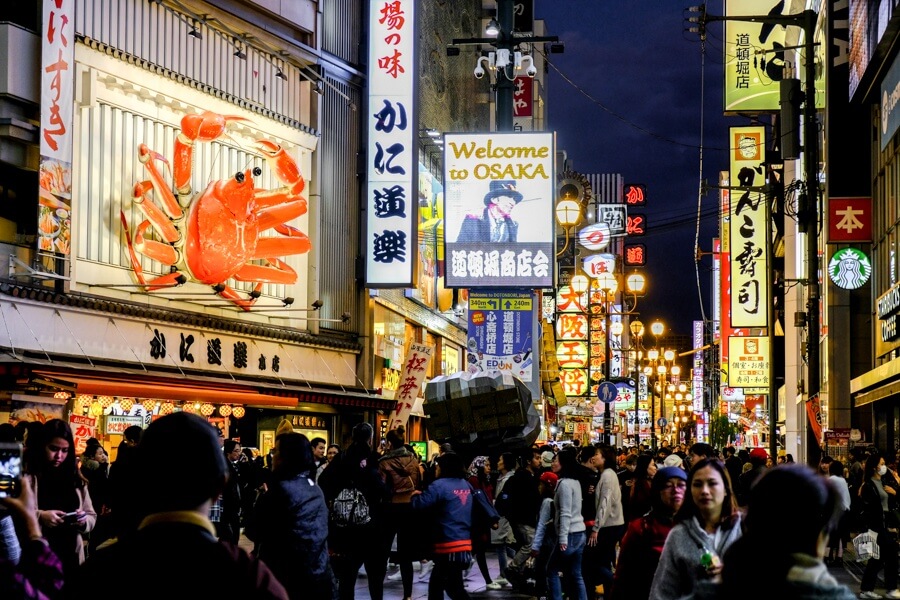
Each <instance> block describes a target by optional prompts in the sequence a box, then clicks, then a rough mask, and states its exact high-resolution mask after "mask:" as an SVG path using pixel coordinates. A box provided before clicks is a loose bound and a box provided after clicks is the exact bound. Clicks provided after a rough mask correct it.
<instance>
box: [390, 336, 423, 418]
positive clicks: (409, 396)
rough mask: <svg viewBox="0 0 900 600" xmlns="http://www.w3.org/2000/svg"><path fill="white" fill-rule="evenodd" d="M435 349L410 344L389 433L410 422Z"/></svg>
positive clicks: (402, 370)
mask: <svg viewBox="0 0 900 600" xmlns="http://www.w3.org/2000/svg"><path fill="white" fill-rule="evenodd" d="M432 354H434V347H432V346H426V345H425V344H410V345H409V352H408V353H407V355H406V360H405V361H404V362H403V369H401V374H400V386H399V387H398V388H397V395H396V398H397V406H396V407H395V408H394V410H393V411H392V412H391V416H390V419H389V423H388V431H390V430H391V429H396V428H397V427H399V426H401V425H403V426H404V427H405V426H406V422H407V421H408V420H409V415H410V413H411V412H412V409H413V405H414V404H415V403H416V398H418V397H419V396H420V395H421V392H422V384H423V383H424V382H425V375H426V374H427V373H428V367H429V365H430V364H431V356H432Z"/></svg>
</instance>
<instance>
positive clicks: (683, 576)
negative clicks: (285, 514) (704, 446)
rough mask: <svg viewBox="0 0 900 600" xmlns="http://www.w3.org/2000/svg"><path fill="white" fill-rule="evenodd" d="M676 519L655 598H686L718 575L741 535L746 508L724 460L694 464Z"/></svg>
mask: <svg viewBox="0 0 900 600" xmlns="http://www.w3.org/2000/svg"><path fill="white" fill-rule="evenodd" d="M675 522H676V525H675V527H673V528H672V531H671V532H670V533H669V537H668V538H667V539H666V545H665V547H664V548H663V552H662V555H661V556H660V560H659V567H658V568H657V569H656V574H655V575H654V576H653V585H652V586H651V587H650V598H651V600H669V599H671V598H681V597H683V596H686V595H688V594H690V593H692V592H693V590H694V589H695V588H696V587H697V584H698V582H700V581H703V580H709V579H714V578H716V577H717V576H718V575H719V574H720V573H721V572H722V558H721V557H723V556H724V555H725V552H726V550H728V548H729V547H730V546H731V544H733V543H734V542H735V541H736V540H737V539H738V538H740V537H741V513H740V511H739V510H738V506H737V502H736V501H735V497H734V492H733V490H732V489H731V479H730V477H729V476H728V471H726V469H725V465H724V463H722V461H720V460H718V459H715V458H704V459H702V460H700V461H698V462H697V464H696V465H694V467H693V469H692V470H691V474H690V476H689V478H688V493H687V494H686V495H685V498H684V501H683V502H682V504H681V508H680V509H679V510H678V512H677V513H676V514H675Z"/></svg>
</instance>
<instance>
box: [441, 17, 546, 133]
mask: <svg viewBox="0 0 900 600" xmlns="http://www.w3.org/2000/svg"><path fill="white" fill-rule="evenodd" d="M514 8H515V2H514V0H497V25H498V26H499V32H498V33H497V37H481V38H456V39H453V41H452V42H451V43H450V44H448V45H447V56H457V55H459V46H481V45H484V44H487V45H490V46H493V47H494V48H496V60H497V61H498V63H499V62H500V61H501V58H502V60H503V61H506V62H505V63H504V66H498V67H497V80H496V82H495V84H494V90H495V91H496V92H497V97H496V116H495V123H496V128H497V131H513V99H514V95H515V91H516V84H515V70H516V68H517V67H518V66H519V65H517V64H516V63H515V59H516V48H517V47H518V46H519V45H521V44H538V43H542V42H549V43H550V52H551V53H560V52H563V45H562V44H560V43H559V37H558V36H555V35H548V36H517V35H513V33H514V32H513V28H514V27H515V21H514ZM492 56H494V53H492ZM491 66H492V67H493V65H491ZM532 67H533V65H532ZM481 73H482V75H478V71H476V76H477V77H480V76H483V71H481ZM509 73H513V76H512V77H510V76H509ZM529 75H530V76H532V77H533V76H534V72H533V71H532V73H529Z"/></svg>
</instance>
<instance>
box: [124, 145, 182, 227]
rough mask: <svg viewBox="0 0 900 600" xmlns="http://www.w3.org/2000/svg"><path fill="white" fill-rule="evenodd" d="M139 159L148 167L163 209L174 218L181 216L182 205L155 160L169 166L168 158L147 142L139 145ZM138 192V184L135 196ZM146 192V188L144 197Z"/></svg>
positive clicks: (151, 181)
mask: <svg viewBox="0 0 900 600" xmlns="http://www.w3.org/2000/svg"><path fill="white" fill-rule="evenodd" d="M138 160H139V161H141V164H143V165H144V168H145V169H147V173H148V174H149V175H150V183H151V184H152V185H153V189H154V190H156V193H157V194H159V198H160V202H161V203H162V206H163V210H165V211H166V214H167V215H169V217H170V218H172V219H179V218H181V216H182V215H183V214H184V213H183V212H182V210H181V207H180V206H178V201H177V200H175V195H174V194H173V193H172V190H170V189H169V186H168V185H167V184H166V182H165V180H163V176H162V173H160V172H159V169H157V168H156V163H155V162H154V161H157V160H158V161H160V162H162V163H163V164H165V165H166V166H168V165H169V162H168V161H167V160H166V157H165V156H163V155H162V154H159V153H158V152H154V151H153V150H151V149H150V148H149V146H147V144H141V145H140V146H138ZM145 184H146V182H144V183H142V184H138V185H140V186H142V187H143V186H144V185H145ZM137 193H138V189H137V186H135V198H137V197H138V196H137ZM144 193H146V190H144V191H142V192H141V197H143V195H144ZM135 201H137V200H135Z"/></svg>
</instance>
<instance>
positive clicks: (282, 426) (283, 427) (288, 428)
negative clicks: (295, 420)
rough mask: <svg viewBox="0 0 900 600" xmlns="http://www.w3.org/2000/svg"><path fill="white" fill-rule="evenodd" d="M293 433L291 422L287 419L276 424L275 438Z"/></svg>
mask: <svg viewBox="0 0 900 600" xmlns="http://www.w3.org/2000/svg"><path fill="white" fill-rule="evenodd" d="M293 431H294V426H293V425H291V422H290V421H288V420H287V419H282V420H281V423H279V424H278V427H276V428H275V437H276V438H277V437H278V436H279V435H281V434H282V433H292V432H293Z"/></svg>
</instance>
